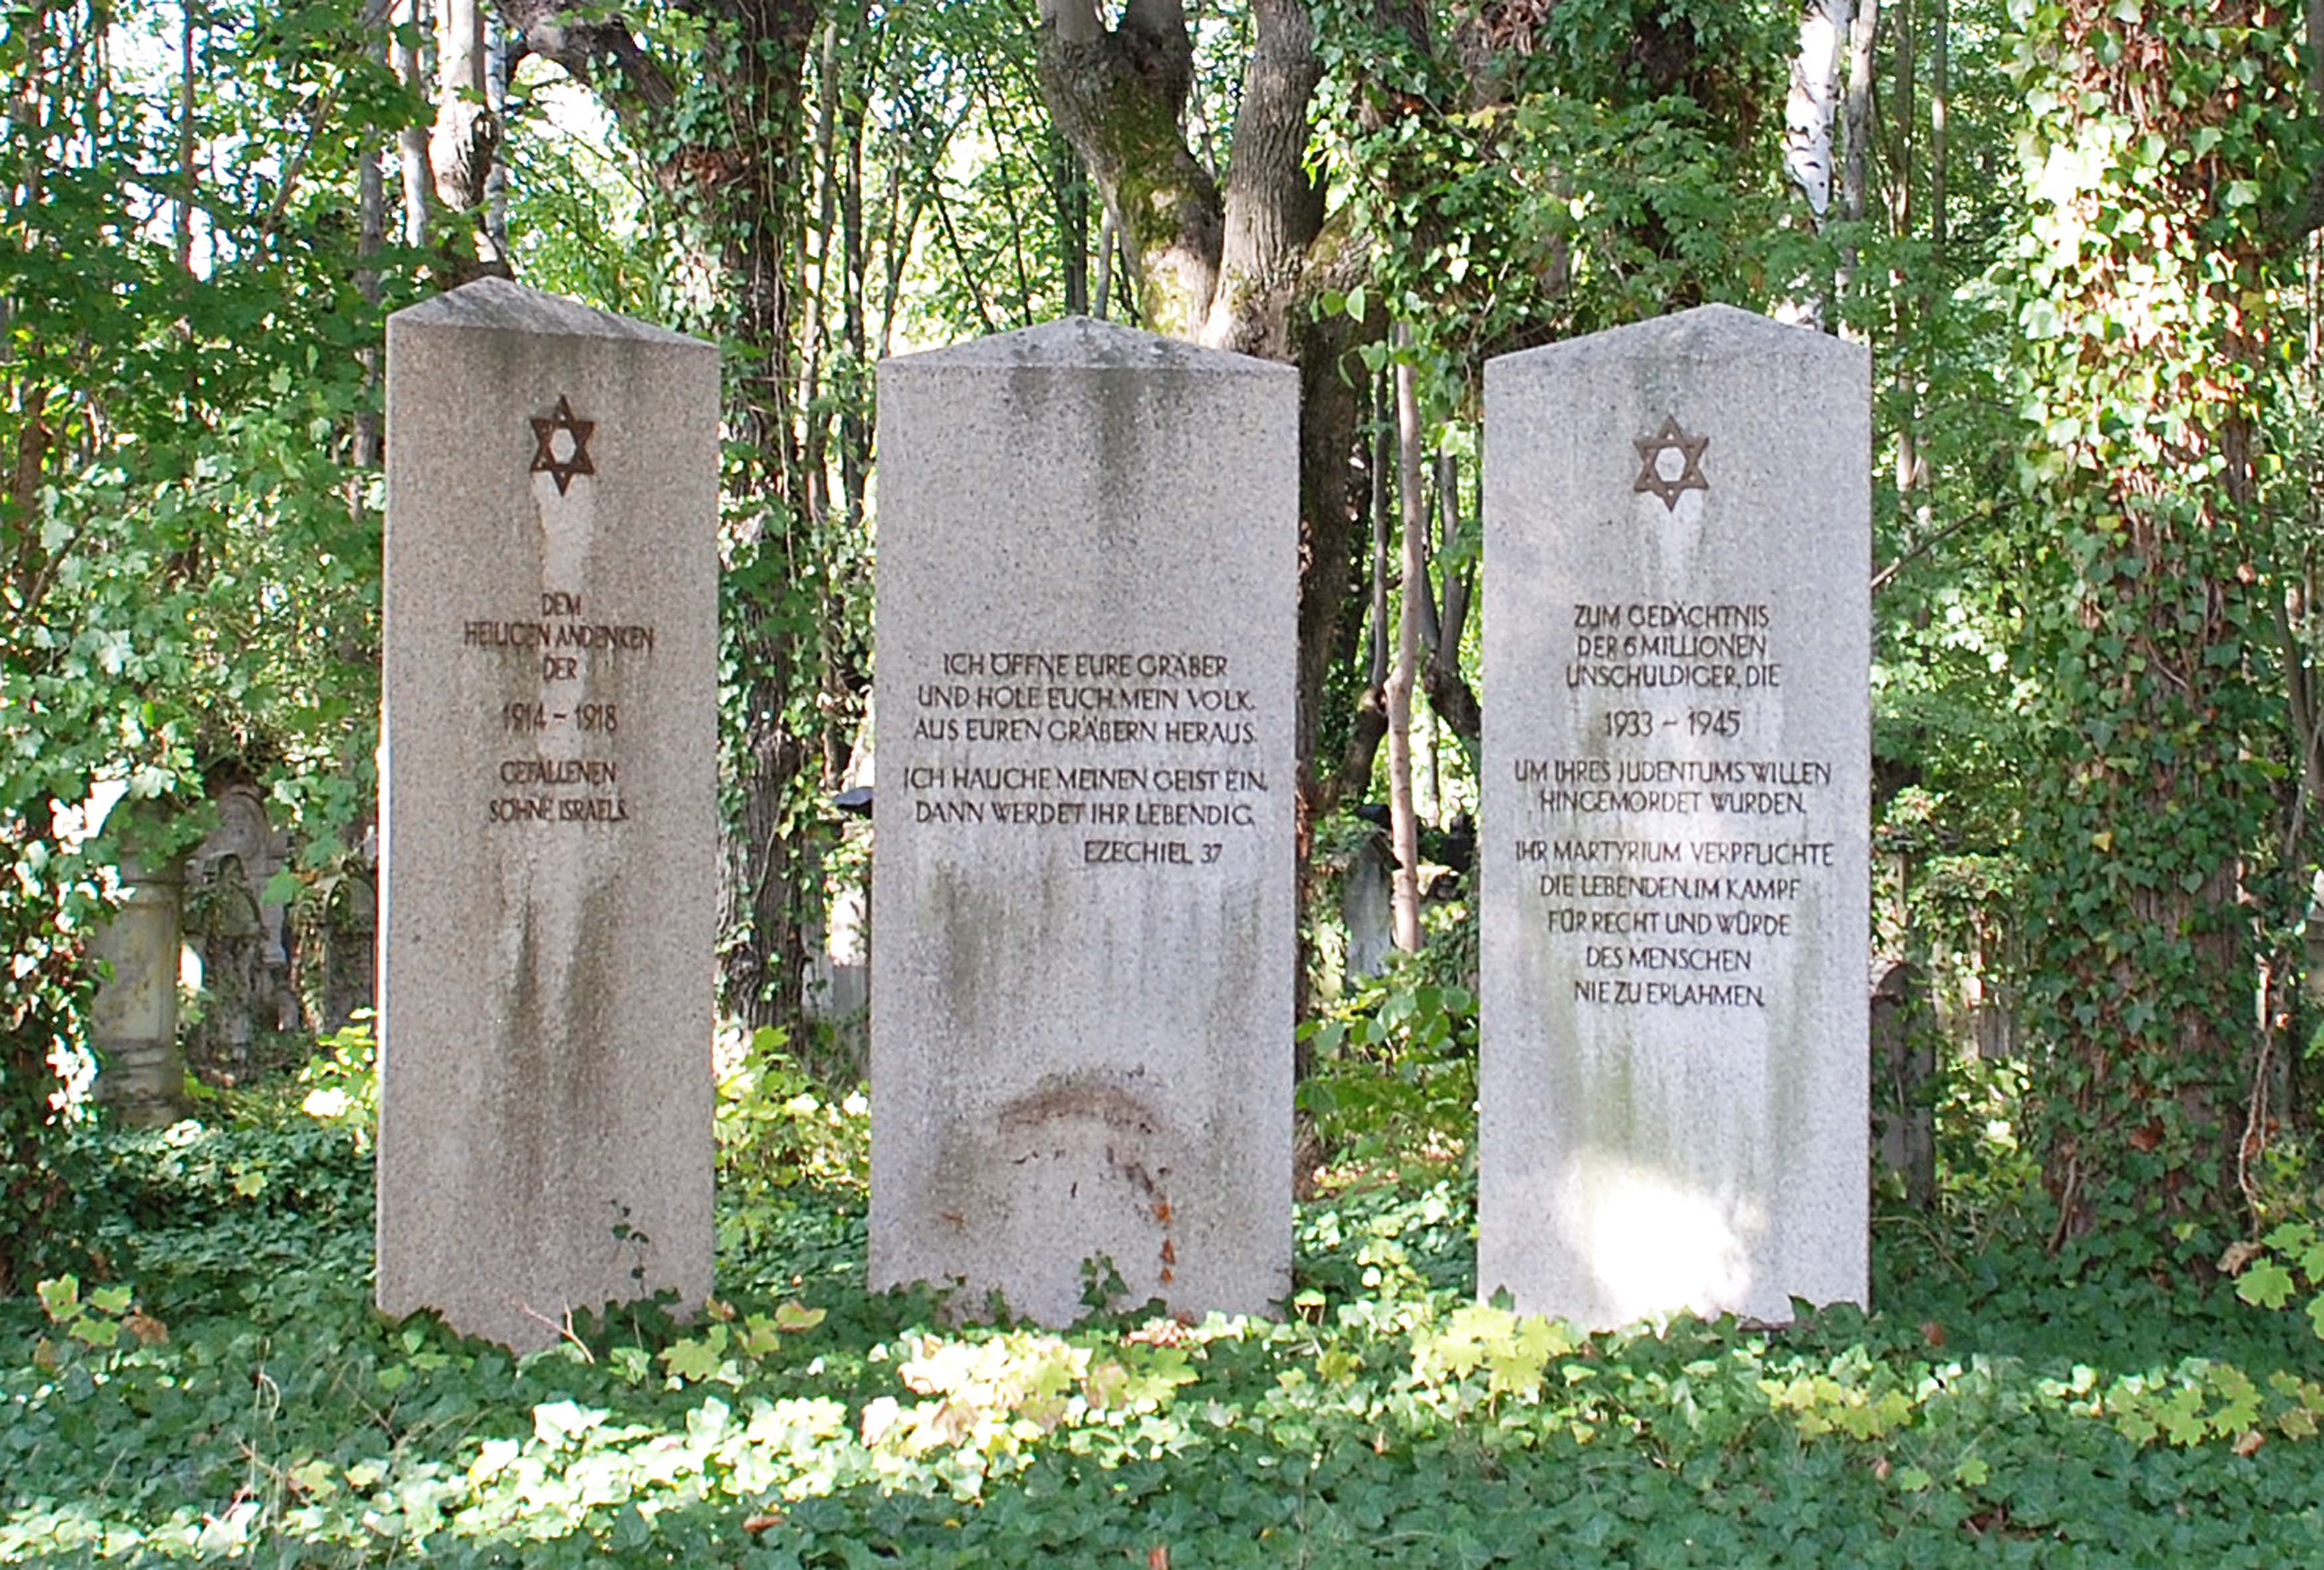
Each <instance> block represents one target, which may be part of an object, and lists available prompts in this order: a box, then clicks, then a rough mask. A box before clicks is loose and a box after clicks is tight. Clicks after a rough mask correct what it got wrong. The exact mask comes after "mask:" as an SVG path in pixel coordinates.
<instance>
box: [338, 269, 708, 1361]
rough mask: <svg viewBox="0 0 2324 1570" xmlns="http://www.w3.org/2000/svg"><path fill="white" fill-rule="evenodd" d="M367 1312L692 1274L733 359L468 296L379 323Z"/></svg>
mask: <svg viewBox="0 0 2324 1570" xmlns="http://www.w3.org/2000/svg"><path fill="white" fill-rule="evenodd" d="M387 353H388V407H387V486H388V491H387V497H388V499H387V536H386V589H385V631H386V653H385V666H384V670H383V690H384V716H383V730H384V746H383V767H382V798H383V800H382V811H381V819H382V824H383V886H382V898H381V911H380V925H381V928H382V933H381V945H380V948H381V975H380V991H381V999H382V1007H381V1065H382V1085H381V1104H380V1130H379V1305H380V1307H381V1308H382V1309H383V1310H385V1311H386V1312H388V1313H390V1314H403V1313H408V1312H410V1311H411V1310H413V1309H418V1308H434V1309H438V1310H440V1311H441V1312H442V1313H443V1315H444V1316H445V1318H446V1319H447V1321H448V1322H449V1323H450V1324H451V1325H453V1326H454V1327H456V1328H457V1329H459V1330H461V1331H464V1332H467V1333H469V1334H473V1335H483V1336H487V1337H490V1338H491V1339H493V1340H494V1341H499V1342H502V1343H503V1344H507V1345H510V1346H512V1347H516V1348H520V1349H521V1348H528V1347H536V1346H540V1345H543V1344H547V1343H549V1342H551V1341H554V1340H555V1339H557V1337H558V1335H559V1333H560V1330H561V1328H562V1326H563V1325H565V1323H566V1321H567V1315H568V1314H569V1313H570V1312H571V1311H573V1310H576V1309H595V1308H598V1307H602V1306H603V1305H604V1304H605V1303H606V1302H607V1301H608V1300H611V1299H617V1298H618V1299H628V1298H638V1297H642V1296H649V1295H650V1294H653V1293H655V1292H657V1291H659V1290H661V1289H663V1288H674V1289H675V1290H676V1291H677V1293H678V1299H679V1301H680V1303H681V1304H685V1305H696V1304H699V1303H700V1302H701V1301H702V1300H703V1299H704V1298H705V1296H707V1294H708V1292H709V1290H710V1262H711V1233H712V1223H711V1184H712V1176H711V1174H712V1143H711V1078H710V1034H711V1003H712V982H713V971H712V964H713V952H714V948H715V939H716V936H717V934H716V919H717V917H716V910H715V899H716V889H717V868H716V863H715V846H716V843H717V836H718V818H717V803H716V767H717V651H718V624H717V587H716V584H717V545H716V539H717V534H716V531H717V516H718V454H717V434H718V353H717V350H716V349H715V347H714V346H711V345H708V344H704V343H699V342H696V340H694V339H691V338H687V337H679V336H678V334H676V333H672V332H668V331H665V330H663V329H662V328H656V327H650V326H648V325H646V324H644V323H641V322H634V321H628V320H624V319H622V318H619V317H613V316H608V315H605V314H604V313H603V312H601V311H597V310H593V309H589V308H587V307H586V306H582V305H578V304H576V303H575V302H573V301H571V300H561V299H558V298H557V297H555V296H552V295H547V294H542V293H539V292H538V291H533V290H529V289H525V288H522V287H521V286H519V285H517V284H514V283H510V282H504V281H502V280H498V279H486V280H484V281H482V282H475V283H471V284H468V285H467V286H466V287H465V288H461V289H457V290H455V291H451V292H449V293H447V294H443V295H439V296H438V297H437V298H435V299H433V300H428V301H426V302H425V303H422V304H420V305H415V306H413V307H411V308H410V309H406V310H401V311H398V312H396V313H395V315H394V316H392V317H391V318H390V319H389V320H388V328H387Z"/></svg>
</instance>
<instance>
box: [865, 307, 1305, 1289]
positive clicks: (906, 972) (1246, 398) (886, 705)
mask: <svg viewBox="0 0 2324 1570" xmlns="http://www.w3.org/2000/svg"><path fill="white" fill-rule="evenodd" d="M1297 398H1298V387H1297V377H1296V373H1295V372H1293V371H1292V370H1291V369H1289V368H1288V367H1286V366H1282V365H1271V364H1268V363H1267V362H1264V361H1259V360H1254V359H1249V358H1246V357H1243V356H1234V355H1225V354H1219V353H1215V352H1212V351H1207V350H1203V349H1200V348H1194V347H1191V346H1186V345H1184V344H1177V343H1173V342H1170V341H1167V340H1165V339H1160V338H1157V337H1150V336H1148V335H1147V334H1144V333H1138V332H1132V331H1130V330H1129V329H1126V328H1117V327H1110V326H1106V325H1104V324H1102V323H1097V322H1093V321H1089V320H1086V319H1071V320H1066V321H1062V322H1057V323H1054V324H1051V325H1048V326H1046V327H1039V328H1031V329H1029V330H1027V331H1024V332H1018V333H1010V334H1008V335H1005V336H1002V337H994V338H990V339H986V340H983V341H981V342H979V343H975V344H972V345H969V346H964V347H963V348H959V349H952V350H943V351H938V352H935V353H931V354H925V355H916V356H908V357H905V358H901V359H894V360H890V361H888V362H887V363H886V364H884V365H881V369H880V431H879V439H880V454H881V460H880V461H881V471H880V564H879V602H878V625H877V639H878V663H877V670H878V687H877V694H876V709H877V714H878V733H877V758H878V768H879V778H878V786H877V790H876V792H875V805H874V816H875V825H876V828H877V839H876V843H877V847H878V848H877V852H876V854H875V855H874V857H873V872H872V877H873V885H872V928H871V930H872V939H871V966H872V988H871V998H872V1027H871V1104H872V1131H871V1280H872V1284H873V1285H874V1286H875V1287H884V1286H888V1285H890V1284H894V1283H899V1282H910V1281H915V1280H926V1281H929V1282H933V1283H936V1284H937V1285H940V1286H943V1285H954V1286H956V1290H955V1291H954V1295H953V1297H952V1299H951V1302H952V1305H953V1307H954V1311H955V1312H957V1313H960V1314H963V1315H964V1316H982V1315H984V1314H985V1313H986V1312H987V1311H988V1310H989V1309H990V1308H991V1307H994V1305H995V1301H996V1299H998V1300H999V1301H1001V1302H1005V1304H1006V1306H1007V1307H1008V1309H1009V1310H1010V1311H1011V1312H1013V1313H1015V1314H1018V1315H1022V1316H1030V1317H1033V1318H1035V1319H1037V1320H1040V1321H1043V1322H1045V1323H1049V1324H1064V1323H1067V1322H1070V1321H1071V1320H1073V1319H1074V1318H1075V1317H1077V1316H1079V1315H1081V1314H1082V1313H1084V1311H1085V1304H1084V1291H1085V1287H1086V1284H1087V1281H1088V1279H1090V1278H1089V1276H1088V1275H1086V1274H1085V1266H1086V1267H1090V1268H1093V1269H1094V1270H1096V1273H1097V1279H1100V1280H1102V1279H1103V1272H1104V1269H1105V1267H1106V1266H1107V1265H1109V1264H1110V1266H1111V1270H1112V1271H1113V1272H1114V1273H1116V1274H1118V1276H1119V1278H1120V1290H1119V1291H1118V1292H1116V1293H1115V1294H1114V1295H1113V1297H1112V1298H1111V1301H1112V1302H1113V1303H1115V1304H1117V1305H1122V1304H1126V1305H1136V1304H1139V1303H1142V1302H1144V1301H1146V1300H1148V1298H1161V1299H1162V1300H1163V1301H1165V1302H1166V1303H1167V1304H1168V1305H1169V1306H1170V1307H1171V1308H1172V1309H1174V1310H1180V1311H1185V1312H1190V1313H1197V1314H1199V1313H1203V1312H1205V1311H1208V1310H1211V1309H1220V1310H1224V1311H1229V1312H1242V1311H1248V1312H1263V1311H1265V1310H1267V1309H1268V1308H1269V1307H1272V1306H1274V1305H1276V1304H1277V1303H1278V1302H1279V1301H1280V1300H1281V1299H1282V1298H1283V1297H1284V1295H1285V1294H1286V1291H1287V1290H1288V1289H1289V1284H1290V1264H1291V1079H1290V1066H1291V1030H1292V1001H1291V967H1292V964H1293V933H1294V928H1293V922H1294V915H1293V910H1292V892H1293V890H1292V875H1293V874H1292V833H1293V801H1294V792H1293V781H1292V691H1293V668H1294V660H1295V650H1294V645H1295V632H1294V618H1295V614H1296V600H1295V596H1296V584H1297V578H1298V568H1297V561H1296V550H1297V516H1298V496H1297V452H1296V448H1297V438H1298V411H1297Z"/></svg>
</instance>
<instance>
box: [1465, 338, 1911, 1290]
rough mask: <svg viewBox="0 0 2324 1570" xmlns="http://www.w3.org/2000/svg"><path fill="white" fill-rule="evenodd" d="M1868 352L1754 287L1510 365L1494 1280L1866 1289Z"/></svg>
mask: <svg viewBox="0 0 2324 1570" xmlns="http://www.w3.org/2000/svg"><path fill="white" fill-rule="evenodd" d="M1869 374H1870V373H1869V366H1868V363H1867V356H1866V353H1865V351H1864V350H1863V349H1862V348H1861V347H1860V346H1856V345H1851V344H1845V343H1842V342H1840V340H1839V339H1837V338H1832V337H1825V336H1823V335H1821V334H1819V333H1815V332H1812V331H1809V330H1806V329H1803V328H1790V327H1783V326H1779V325H1778V324H1776V323H1775V322H1772V321H1769V320H1767V319H1765V318H1762V317H1757V316H1753V315H1751V314H1749V313H1748V312H1745V311H1740V310H1736V309H1731V308H1729V307H1726V306H1706V307H1703V308H1701V309H1696V310H1690V311H1685V312H1682V313H1680V314H1678V315H1676V316H1671V317H1666V318H1664V319H1661V320H1658V321H1649V322H1641V323H1638V324H1637V325H1636V326H1633V327H1627V328H1618V329H1616V330H1614V331H1612V332H1607V333H1600V334H1598V335H1596V336H1594V337H1587V338H1582V339H1579V340H1576V341H1573V342H1571V343H1563V344H1556V345H1553V346H1549V347H1547V348H1543V349H1535V350H1531V351H1528V352H1526V353H1524V354H1519V355H1511V356H1506V357H1504V358H1501V359H1498V360H1495V361H1493V362H1492V363H1491V364H1489V365H1488V366H1487V367H1486V370H1485V424H1486V429H1487V430H1488V432H1489V440H1488V442H1487V444H1486V454H1487V462H1486V469H1485V554H1486V559H1488V560H1489V562H1490V563H1491V571H1490V572H1489V574H1488V575H1487V577H1486V597H1485V605H1484V627H1485V650H1484V655H1485V680H1486V683H1487V685H1488V686H1489V688H1490V689H1491V691H1492V693H1493V695H1494V696H1493V703H1492V706H1491V707H1490V708H1489V710H1488V711H1487V714H1486V718H1485V733H1484V748H1483V769H1482V772H1483V780H1482V790H1481V797H1482V799H1481V801H1480V826H1479V827H1480V836H1479V845H1480V854H1479V859H1480V865H1481V873H1480V899H1481V900H1482V907H1483V908H1482V911H1481V932H1482V954H1481V956H1480V991H1481V994H1482V997H1481V1004H1480V1030H1481V1033H1482V1044H1481V1048H1480V1063H1479V1085H1478V1091H1479V1098H1478V1099H1479V1105H1480V1123H1481V1126H1480V1131H1479V1168H1480V1171H1479V1227H1478V1270H1479V1279H1478V1286H1479V1288H1480V1291H1481V1292H1482V1293H1484V1294H1485V1295H1486V1296H1487V1297H1491V1296H1492V1295H1493V1294H1495V1293H1497V1292H1499V1291H1502V1290H1507V1291H1508V1293H1510V1294H1511V1295H1512V1297H1513V1298H1515V1300H1516V1302H1517V1307H1519V1308H1521V1309H1524V1310H1526V1311H1529V1312H1535V1313H1543V1314H1549V1315H1555V1316H1563V1317H1566V1318H1570V1319H1572V1320H1574V1321H1576V1322H1577V1323H1580V1324H1582V1325H1590V1326H1593V1327H1597V1326H1612V1325H1624V1324H1628V1323H1630V1322H1632V1321H1635V1320H1638V1319H1642V1318H1643V1319H1651V1318H1655V1317H1657V1316H1664V1315H1669V1314H1674V1313H1676V1312H1678V1311H1680V1310H1682V1309H1692V1310H1694V1311H1696V1312H1698V1313H1701V1314H1705V1315H1716V1314H1720V1313H1734V1314H1738V1315H1742V1316H1748V1317H1751V1318H1757V1319H1762V1320H1771V1321H1774V1320H1784V1319H1788V1318H1790V1317H1791V1315H1792V1307H1791V1306H1792V1300H1793V1299H1794V1298H1805V1299H1807V1300H1809V1301H1811V1302H1815V1303H1828V1302H1833V1301H1840V1300H1846V1301H1853V1302H1858V1303H1861V1302H1862V1301H1864V1298H1865V1293H1866V1268H1867V1265H1866V1261H1867V1234H1866V1224H1867V1203H1868V1194H1867V1131H1868V1124H1869V1107H1868V1087H1867V1079H1868V1074H1867V1064H1868V1044H1867V1029H1868V1010H1867V994H1868V987H1867V961H1868V960H1869V957H1870V955H1869V935H1868V927H1869V903H1870V892H1869V882H1868V867H1869V854H1868V833H1867V818H1868V795H1869V776H1870V761H1871V743H1870V710H1871V704H1870V697H1869V692H1870V687H1869V658H1870V640H1871V616H1870V589H1869V576H1870V570H1871V560H1870V557H1871V533H1870V505H1871V474H1870V455H1871V430H1870V407H1871V406H1870V391H1869V388H1870V383H1869Z"/></svg>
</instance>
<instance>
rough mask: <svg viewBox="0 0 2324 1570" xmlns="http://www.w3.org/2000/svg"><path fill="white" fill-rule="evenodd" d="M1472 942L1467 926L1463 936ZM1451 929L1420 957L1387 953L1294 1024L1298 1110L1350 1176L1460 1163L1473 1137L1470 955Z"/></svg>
mask: <svg viewBox="0 0 2324 1570" xmlns="http://www.w3.org/2000/svg"><path fill="white" fill-rule="evenodd" d="M1468 930H1469V931H1470V933H1471V940H1472V941H1473V929H1472V928H1471V929H1468ZM1462 931H1463V927H1462V924H1460V923H1459V922H1457V921H1454V922H1449V923H1447V925H1446V929H1445V930H1444V931H1443V934H1442V936H1441V937H1440V938H1439V940H1438V941H1437V942H1435V943H1433V944H1431V945H1429V946H1427V947H1424V948H1423V949H1422V951H1421V952H1420V953H1419V954H1417V955H1412V956H1406V955H1392V956H1390V958H1389V961H1388V966H1387V968H1386V969H1385V970H1383V971H1382V972H1381V973H1380V974H1378V975H1373V976H1366V977H1363V978H1361V979H1360V980H1359V981H1358V982H1357V983H1356V984H1354V985H1353V986H1352V987H1351V989H1350V990H1349V991H1348V992H1346V993H1344V994H1343V995H1342V996H1341V997H1340V998H1339V999H1337V1000H1336V1001H1334V1002H1330V1003H1328V1004H1326V1005H1325V1006H1324V1009H1323V1012H1322V1013H1321V1014H1320V1015H1319V1017H1317V1018H1316V1019H1314V1020H1311V1021H1307V1022H1306V1023H1305V1024H1303V1025H1301V1026H1300V1027H1299V1037H1300V1039H1302V1040H1304V1041H1305V1042H1306V1043H1308V1048H1309V1053H1310V1058H1309V1064H1310V1067H1309V1071H1308V1075H1307V1077H1306V1078H1305V1079H1304V1080H1303V1081H1301V1083H1300V1085H1299V1089H1298V1104H1299V1109H1300V1110H1301V1111H1302V1112H1304V1113H1306V1114H1308V1115H1309V1116H1310V1117H1311V1118H1313V1119H1314V1124H1315V1130H1316V1133H1317V1135H1318V1137H1319V1138H1320V1139H1321V1141H1322V1142H1323V1150H1324V1152H1325V1155H1326V1158H1327V1159H1328V1160H1330V1161H1331V1162H1333V1164H1334V1165H1339V1166H1344V1167H1346V1168H1350V1169H1351V1170H1362V1169H1368V1168H1389V1169H1393V1168H1395V1167H1396V1166H1397V1164H1398V1163H1401V1162H1407V1161H1408V1162H1413V1163H1416V1164H1417V1165H1419V1166H1421V1167H1424V1168H1425V1167H1426V1166H1430V1165H1435V1166H1440V1167H1441V1166H1442V1165H1443V1164H1444V1163H1446V1162H1453V1163H1459V1162H1462V1161H1463V1160H1465V1159H1467V1158H1468V1156H1469V1153H1470V1151H1471V1148H1472V1147H1473V1145H1474V1143H1475V1141H1476V1130H1477V1111H1476V1106H1477V999H1476V994H1475V993H1473V992H1472V991H1471V989H1470V986H1469V985H1467V984H1463V982H1462V981H1452V980H1447V979H1443V978H1444V977H1446V976H1447V975H1448V974H1452V975H1460V976H1462V977H1463V978H1464V980H1466V981H1468V982H1473V980H1474V978H1475V964H1474V959H1473V948H1471V957H1470V958H1469V960H1468V962H1467V963H1466V964H1463V963H1462V961H1461V959H1460V957H1459V955H1460V949H1461V936H1462Z"/></svg>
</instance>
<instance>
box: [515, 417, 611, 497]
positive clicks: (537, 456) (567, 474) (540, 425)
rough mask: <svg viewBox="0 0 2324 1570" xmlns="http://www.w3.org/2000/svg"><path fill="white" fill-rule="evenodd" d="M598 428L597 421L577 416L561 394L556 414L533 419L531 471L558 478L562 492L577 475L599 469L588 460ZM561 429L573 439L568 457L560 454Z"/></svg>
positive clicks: (559, 489)
mask: <svg viewBox="0 0 2324 1570" xmlns="http://www.w3.org/2000/svg"><path fill="white" fill-rule="evenodd" d="M595 429H597V422H596V421H595V420H576V419H574V418H573V405H571V404H570V403H567V402H566V401H565V399H564V396H563V395H562V394H561V393H560V394H559V395H558V400H557V412H556V414H555V415H554V416H552V417H551V418H549V419H548V420H534V421H533V422H532V437H533V443H534V446H533V449H532V471H531V472H532V473H534V474H536V475H547V476H549V477H550V478H551V479H553V480H555V481H556V482H557V494H558V495H560V496H561V495H563V494H565V487H566V486H567V485H571V484H572V483H573V476H576V475H594V474H595V473H596V472H597V466H595V464H593V463H591V462H590V461H589V433H590V432H591V431H593V430H595ZM560 430H561V431H563V432H565V433H566V434H567V436H570V437H571V438H572V439H573V452H572V456H571V457H561V458H560V457H558V456H557V433H558V431H560Z"/></svg>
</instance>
